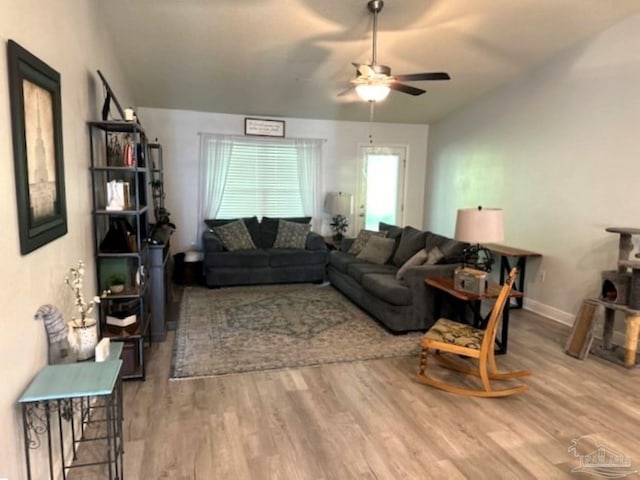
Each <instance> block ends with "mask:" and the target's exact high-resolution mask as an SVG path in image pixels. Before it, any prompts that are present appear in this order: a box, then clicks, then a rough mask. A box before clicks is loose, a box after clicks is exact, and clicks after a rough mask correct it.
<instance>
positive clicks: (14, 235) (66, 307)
mask: <svg viewBox="0 0 640 480" xmlns="http://www.w3.org/2000/svg"><path fill="white" fill-rule="evenodd" d="M1 3H2V7H1V8H0V10H1V12H2V13H1V14H0V38H1V39H2V42H1V43H2V44H1V45H0V79H2V81H0V158H1V159H2V162H0V185H2V188H0V198H1V200H0V205H2V208H0V225H2V226H3V233H2V235H0V251H2V277H1V278H2V280H0V282H1V286H2V288H0V305H2V314H1V315H0V332H1V333H0V369H1V370H0V371H1V377H0V378H1V379H2V387H1V388H0V425H2V431H1V433H0V478H10V479H11V480H19V479H22V478H26V470H25V462H24V447H23V440H22V422H21V419H20V416H19V409H18V406H17V403H16V402H17V399H18V398H19V397H20V395H21V394H22V392H23V390H24V389H25V388H26V386H27V385H28V383H29V382H30V381H31V379H32V378H33V376H34V375H35V374H36V372H37V371H38V370H39V369H40V368H41V367H43V366H44V365H45V364H46V362H47V342H46V335H45V329H44V326H43V325H42V322H39V321H36V320H34V318H33V316H34V313H35V312H36V310H37V309H38V307H39V306H40V305H43V304H47V303H52V304H55V305H58V306H59V307H60V308H62V309H63V312H64V313H65V316H66V318H67V319H69V320H70V318H71V314H72V302H73V298H72V295H71V294H70V292H68V291H65V290H64V285H63V280H64V277H65V275H66V272H67V269H68V268H69V267H71V266H73V265H75V264H76V263H77V261H78V260H79V259H83V260H85V262H86V263H87V265H88V272H87V277H86V285H87V291H86V293H85V294H86V295H89V296H91V295H93V292H92V291H90V289H91V287H92V286H94V285H95V281H94V271H93V245H92V233H91V217H90V208H91V207H90V203H91V196H90V190H89V172H88V166H89V137H88V130H87V126H86V122H87V121H88V120H95V119H98V118H99V117H98V115H99V111H100V110H99V107H100V106H101V105H99V104H100V103H101V101H102V98H103V96H102V91H101V87H100V86H99V84H98V83H96V80H97V79H96V75H95V71H96V70H97V69H100V70H101V71H102V72H103V73H104V74H105V75H106V76H107V78H108V80H109V82H110V84H111V86H112V87H113V88H114V90H115V91H116V93H117V94H118V97H122V101H126V100H127V95H128V92H127V89H126V88H125V85H124V84H123V81H122V80H123V79H122V75H121V71H120V67H119V65H118V64H117V62H116V61H115V60H114V58H113V55H112V53H111V50H110V48H109V44H110V43H109V40H108V39H107V38H106V34H105V32H104V30H103V28H102V26H101V22H100V19H99V18H98V16H97V15H96V14H95V12H94V2H93V1H91V0H64V1H61V2H52V1H49V0H10V1H9V0H3V1H2V2H1ZM9 39H13V40H15V41H16V42H18V43H19V44H20V45H22V46H23V47H24V48H26V49H27V50H29V51H30V52H31V53H33V54H34V55H36V56H37V57H38V58H40V59H41V60H43V61H44V62H46V63H47V64H49V65H50V66H51V67H52V68H54V69H55V70H57V71H58V72H59V73H60V75H61V84H62V117H63V118H62V123H63V126H62V128H63V146H64V168H65V185H66V200H67V216H68V232H69V233H67V234H66V235H65V236H63V237H61V238H59V239H57V240H55V241H53V242H51V243H49V244H47V245H45V246H43V247H41V248H39V249H38V250H35V251H34V252H32V253H30V254H28V255H26V256H21V255H20V243H19V237H18V219H17V210H16V192H15V181H14V172H13V163H14V162H13V148H12V140H11V119H10V107H9V91H8V86H7V80H8V72H7V54H6V42H7V40H9ZM45 443H46V442H45ZM44 452H46V447H45V446H43V447H42V448H41V449H40V452H39V453H41V454H43V453H44ZM36 460H37V461H36V465H35V467H36V468H38V467H39V466H41V465H42V464H43V460H44V459H43V458H38V459H36ZM34 478H46V475H44V474H43V473H42V472H39V473H36V475H35V476H34Z"/></svg>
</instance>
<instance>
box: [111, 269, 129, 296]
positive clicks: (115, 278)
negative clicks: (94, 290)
mask: <svg viewBox="0 0 640 480" xmlns="http://www.w3.org/2000/svg"><path fill="white" fill-rule="evenodd" d="M126 283H127V279H126V277H125V276H124V275H122V274H121V273H114V274H113V275H111V276H110V277H109V278H108V279H107V288H108V289H109V291H110V292H111V293H122V292H123V291H124V286H125V284H126Z"/></svg>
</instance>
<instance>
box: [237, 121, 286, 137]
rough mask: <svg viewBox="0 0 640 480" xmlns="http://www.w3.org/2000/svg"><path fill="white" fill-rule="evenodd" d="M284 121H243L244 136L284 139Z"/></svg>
mask: <svg viewBox="0 0 640 480" xmlns="http://www.w3.org/2000/svg"><path fill="white" fill-rule="evenodd" d="M284 130H285V123H284V120H269V119H266V118H251V117H245V119H244V134H245V135H253V136H256V137H281V138H284Z"/></svg>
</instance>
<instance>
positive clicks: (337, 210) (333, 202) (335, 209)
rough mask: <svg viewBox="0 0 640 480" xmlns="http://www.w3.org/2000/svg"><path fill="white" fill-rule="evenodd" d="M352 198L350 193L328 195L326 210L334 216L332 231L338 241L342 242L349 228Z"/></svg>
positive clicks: (325, 203) (325, 204) (331, 193)
mask: <svg viewBox="0 0 640 480" xmlns="http://www.w3.org/2000/svg"><path fill="white" fill-rule="evenodd" d="M351 198H352V195H351V194H350V193H343V192H330V193H327V196H326V198H325V202H324V210H325V211H326V212H327V213H328V214H330V215H332V218H331V230H332V231H333V238H334V239H335V240H337V241H340V240H342V237H343V236H344V233H345V232H346V231H347V229H348V228H349V220H348V219H347V216H348V215H351Z"/></svg>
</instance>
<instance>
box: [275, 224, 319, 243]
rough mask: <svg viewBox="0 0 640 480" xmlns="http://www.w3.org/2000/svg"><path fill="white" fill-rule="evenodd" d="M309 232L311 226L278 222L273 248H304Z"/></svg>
mask: <svg viewBox="0 0 640 480" xmlns="http://www.w3.org/2000/svg"><path fill="white" fill-rule="evenodd" d="M310 230H311V225H308V224H304V223H295V222H288V221H286V220H280V221H279V222H278V234H277V235H276V240H275V242H273V248H304V246H305V244H306V242H307V234H308V233H309V231H310Z"/></svg>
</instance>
